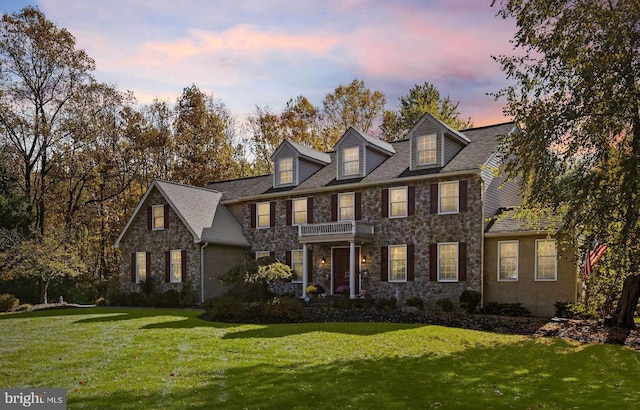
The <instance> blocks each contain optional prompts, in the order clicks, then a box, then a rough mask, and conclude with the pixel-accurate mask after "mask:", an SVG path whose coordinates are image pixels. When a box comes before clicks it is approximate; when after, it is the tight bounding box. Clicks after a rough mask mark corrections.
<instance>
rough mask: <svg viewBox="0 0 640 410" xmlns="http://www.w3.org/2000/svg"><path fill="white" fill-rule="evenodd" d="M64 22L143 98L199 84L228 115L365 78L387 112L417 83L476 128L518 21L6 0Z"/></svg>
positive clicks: (476, 0) (488, 108)
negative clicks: (446, 100)
mask: <svg viewBox="0 0 640 410" xmlns="http://www.w3.org/2000/svg"><path fill="white" fill-rule="evenodd" d="M1 4H2V5H3V8H2V11H3V12H5V13H6V12H9V13H13V12H17V11H19V10H20V9H22V8H23V7H25V6H27V5H34V6H37V7H38V8H40V10H42V11H43V12H44V13H45V14H46V16H47V18H48V19H50V20H52V21H53V22H54V23H55V24H57V25H58V26H59V27H64V28H66V29H68V30H69V31H70V32H71V33H72V34H73V35H74V36H75V37H76V41H77V47H78V48H82V49H84V50H86V51H87V53H88V54H89V55H90V56H91V57H92V58H94V59H95V61H96V65H97V70H96V72H95V76H96V78H97V79H98V80H99V81H102V82H107V83H111V84H116V85H117V86H118V87H119V88H120V89H126V90H131V91H133V92H134V94H135V96H136V98H137V99H138V101H139V102H140V103H149V102H150V101H152V100H153V98H155V97H158V98H160V99H163V100H167V101H169V102H171V103H173V102H175V100H176V97H178V96H179V95H180V94H181V93H182V89H183V88H184V87H187V86H190V85H191V84H195V85H197V86H198V87H199V88H200V89H201V90H203V91H205V92H207V93H210V92H211V93H213V94H214V96H216V97H218V98H220V99H222V100H223V101H224V102H225V104H226V105H227V106H228V107H229V108H230V110H231V111H232V112H233V113H234V114H235V115H237V116H239V117H243V116H246V115H248V114H250V113H252V112H254V111H255V107H256V106H260V107H265V106H269V107H270V108H271V109H272V110H273V111H280V110H281V109H282V108H283V107H284V106H285V104H286V102H287V101H288V100H289V99H291V98H295V97H296V96H298V95H304V96H305V97H307V98H308V99H309V100H310V101H311V102H312V103H313V104H314V105H316V106H320V105H321V103H322V100H323V98H324V96H325V95H326V94H327V93H329V92H332V91H333V90H334V89H335V88H336V87H337V86H338V85H340V84H348V83H350V82H351V81H353V80H354V79H361V80H364V82H365V84H366V86H367V87H369V88H370V89H372V90H380V91H382V92H383V93H384V94H385V96H386V98H387V108H389V109H397V106H398V97H401V96H405V95H407V94H408V92H409V90H410V89H411V88H412V87H413V86H414V85H416V84H423V83H424V82H425V81H427V82H429V83H431V84H433V85H435V86H436V88H437V89H438V90H440V92H441V94H443V96H447V95H448V96H449V97H450V98H451V100H453V101H454V102H455V101H459V102H460V106H459V111H460V113H461V115H462V117H464V118H467V117H471V119H472V121H473V123H474V125H476V126H482V125H489V124H494V123H500V122H505V121H507V120H508V118H505V117H503V116H502V105H503V104H504V101H503V100H502V101H497V102H496V101H494V98H493V97H491V96H488V95H487V93H491V92H496V91H498V90H499V89H500V88H502V87H504V86H506V85H507V84H508V82H507V81H506V79H505V75H504V73H503V72H502V71H501V70H500V67H499V65H498V64H497V63H496V62H494V61H493V60H492V59H491V56H492V55H499V54H508V53H511V49H512V47H511V44H510V43H509V40H510V39H511V38H512V37H513V33H514V31H515V26H514V23H513V22H512V21H505V20H503V19H502V18H500V17H496V13H497V10H496V8H495V7H493V8H492V7H490V4H491V0H401V1H384V0H372V1H367V0H329V1H304V0H297V1H295V0H294V1H292V0H253V1H249V0H246V1H245V0H180V1H177V0H153V1H152V0H147V1H142V0H137V1H136V0H37V1H23V0H3V1H2V3H1Z"/></svg>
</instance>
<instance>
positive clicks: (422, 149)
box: [416, 134, 436, 165]
mask: <svg viewBox="0 0 640 410" xmlns="http://www.w3.org/2000/svg"><path fill="white" fill-rule="evenodd" d="M416 147H417V151H418V165H431V164H435V163H436V135H435V134H433V135H420V136H419V137H418V138H417V141H416Z"/></svg>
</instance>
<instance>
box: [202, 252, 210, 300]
mask: <svg viewBox="0 0 640 410" xmlns="http://www.w3.org/2000/svg"><path fill="white" fill-rule="evenodd" d="M208 245H209V242H205V243H204V245H202V247H201V248H200V303H203V302H204V248H206V247H207V246H208Z"/></svg>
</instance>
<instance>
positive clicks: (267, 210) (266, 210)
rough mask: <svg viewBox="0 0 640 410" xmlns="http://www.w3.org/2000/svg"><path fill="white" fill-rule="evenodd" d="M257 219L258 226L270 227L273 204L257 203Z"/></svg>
mask: <svg viewBox="0 0 640 410" xmlns="http://www.w3.org/2000/svg"><path fill="white" fill-rule="evenodd" d="M256 221H257V227H258V228H268V227H269V225H270V223H271V204H270V203H269V202H261V203H259V204H257V205H256Z"/></svg>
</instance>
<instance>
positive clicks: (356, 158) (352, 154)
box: [342, 147, 360, 176]
mask: <svg viewBox="0 0 640 410" xmlns="http://www.w3.org/2000/svg"><path fill="white" fill-rule="evenodd" d="M342 166H343V168H342V171H343V172H342V175H345V176H347V175H358V174H360V148H359V147H352V148H344V149H343V150H342Z"/></svg>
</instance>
